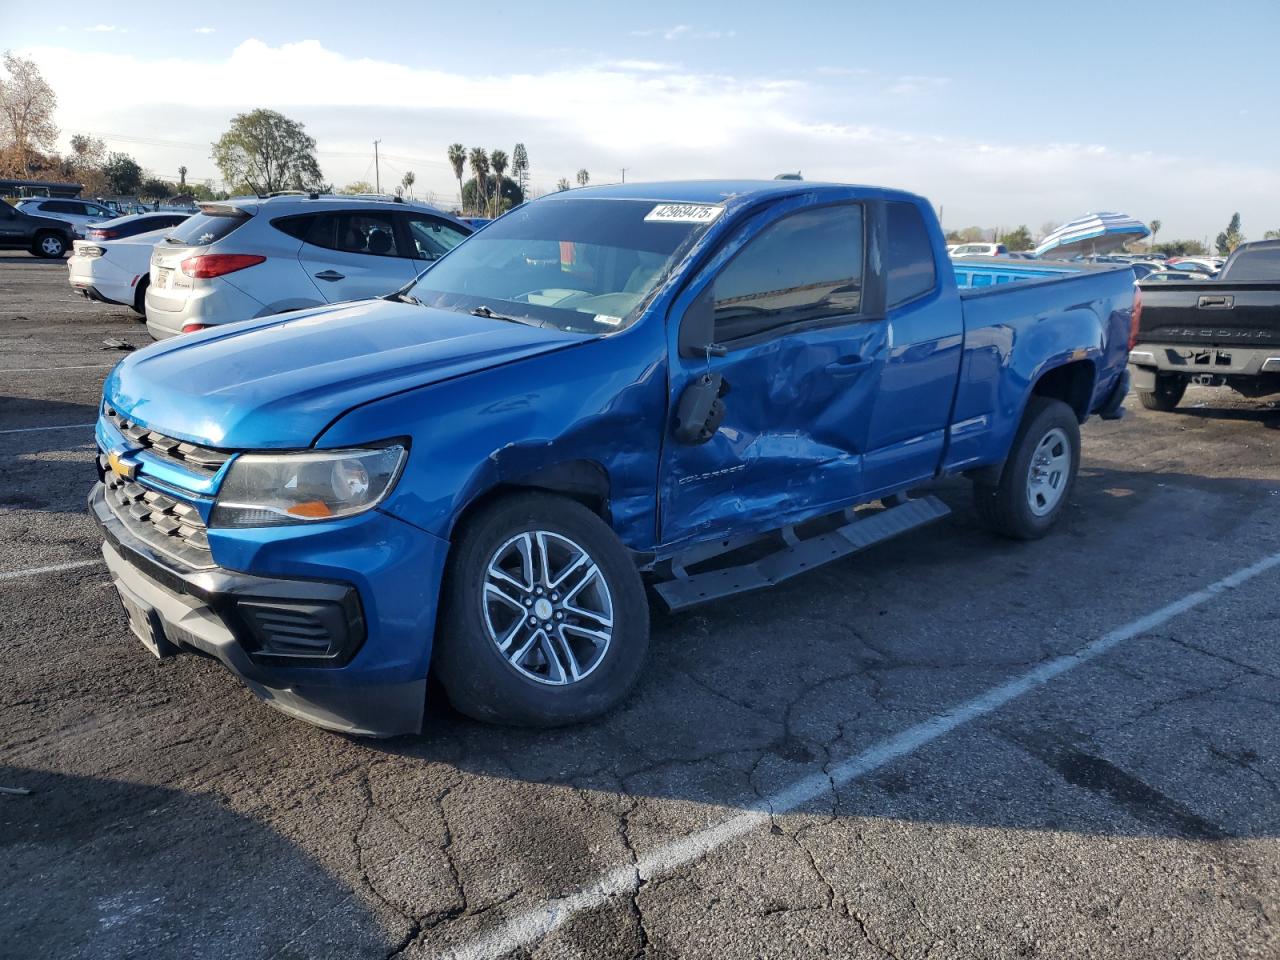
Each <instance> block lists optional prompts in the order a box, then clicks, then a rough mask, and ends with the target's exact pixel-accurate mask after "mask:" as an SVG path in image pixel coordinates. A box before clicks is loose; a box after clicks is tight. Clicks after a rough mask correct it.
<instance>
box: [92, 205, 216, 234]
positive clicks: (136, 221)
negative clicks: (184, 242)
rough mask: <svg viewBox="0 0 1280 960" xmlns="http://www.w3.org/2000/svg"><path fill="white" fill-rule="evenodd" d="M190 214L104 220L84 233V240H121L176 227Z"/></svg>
mask: <svg viewBox="0 0 1280 960" xmlns="http://www.w3.org/2000/svg"><path fill="white" fill-rule="evenodd" d="M190 216H191V214H189V213H185V212H176V211H175V212H170V213H133V214H128V215H127V216H123V217H116V219H114V220H106V221H103V222H102V223H100V224H98V225H97V226H96V227H90V228H89V229H88V230H87V231H85V237H84V238H85V239H86V240H123V239H124V238H125V237H132V236H136V235H137V234H139V233H151V232H152V231H154V230H162V229H165V228H168V227H176V226H177V225H178V224H180V223H182V222H183V221H184V220H186V219H187V218H188V217H190Z"/></svg>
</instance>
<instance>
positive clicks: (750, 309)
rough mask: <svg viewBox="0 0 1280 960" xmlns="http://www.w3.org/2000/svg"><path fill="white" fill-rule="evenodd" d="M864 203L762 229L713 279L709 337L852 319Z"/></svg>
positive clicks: (857, 307) (727, 338) (858, 289)
mask: <svg viewBox="0 0 1280 960" xmlns="http://www.w3.org/2000/svg"><path fill="white" fill-rule="evenodd" d="M863 220H864V218H863V211H862V205H861V204H856V203H850V204H839V205H837V206H830V207H819V208H817V209H813V210H802V211H800V212H798V213H793V214H790V215H789V216H786V217H784V218H783V219H781V220H779V221H777V222H776V223H773V224H770V225H769V226H768V227H765V228H764V230H763V231H761V232H760V234H759V235H758V236H756V237H755V238H754V239H753V240H751V241H750V242H749V243H748V244H747V245H746V246H745V247H743V248H742V250H741V251H739V252H738V254H737V255H736V256H735V257H734V258H733V260H731V261H730V262H729V265H728V266H726V267H725V268H724V269H723V270H722V271H721V272H720V274H719V276H717V277H716V279H715V285H714V300H715V339H716V342H718V343H725V344H729V343H732V342H733V341H734V340H741V339H744V338H747V337H754V336H757V335H759V334H762V333H765V332H768V331H772V330H776V329H779V328H783V327H787V326H790V325H792V324H796V323H805V322H810V321H817V320H830V319H833V318H837V317H853V316H856V315H857V314H858V313H859V312H860V311H861V309H862V275H863V251H864V247H865V244H864V226H863Z"/></svg>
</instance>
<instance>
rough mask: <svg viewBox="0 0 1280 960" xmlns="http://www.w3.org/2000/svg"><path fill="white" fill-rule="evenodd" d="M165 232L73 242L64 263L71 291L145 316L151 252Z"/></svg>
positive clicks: (155, 231)
mask: <svg viewBox="0 0 1280 960" xmlns="http://www.w3.org/2000/svg"><path fill="white" fill-rule="evenodd" d="M169 229H170V228H168V227H165V228H164V229H161V230H152V231H150V232H149V233H139V234H135V235H134V236H132V237H125V238H123V239H121V240H76V241H75V242H74V243H73V244H72V251H71V258H70V259H69V260H68V261H67V271H68V279H69V280H70V281H71V286H72V288H73V289H75V290H77V291H79V292H80V293H81V294H83V295H84V296H85V297H87V298H88V299H90V300H98V301H100V302H102V303H119V304H123V305H124V306H126V307H130V308H132V309H133V311H134V312H135V313H139V314H142V315H143V316H146V299H145V298H146V293H147V283H148V282H149V277H150V273H151V249H152V247H154V246H155V245H156V243H157V242H159V241H160V240H162V239H164V235H165V234H166V233H168V232H169Z"/></svg>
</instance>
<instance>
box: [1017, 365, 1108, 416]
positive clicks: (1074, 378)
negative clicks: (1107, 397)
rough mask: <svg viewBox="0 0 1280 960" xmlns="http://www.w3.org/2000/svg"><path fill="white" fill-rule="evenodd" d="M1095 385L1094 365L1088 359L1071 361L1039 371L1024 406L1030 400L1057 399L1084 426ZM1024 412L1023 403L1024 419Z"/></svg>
mask: <svg viewBox="0 0 1280 960" xmlns="http://www.w3.org/2000/svg"><path fill="white" fill-rule="evenodd" d="M1097 382H1098V365H1097V364H1096V363H1095V362H1094V361H1093V360H1092V359H1088V358H1086V359H1083V360H1072V361H1069V362H1067V363H1063V364H1059V365H1057V366H1053V367H1050V368H1048V369H1046V370H1042V371H1041V372H1040V375H1039V376H1038V377H1037V378H1036V381H1035V383H1034V384H1032V386H1031V393H1030V394H1029V395H1028V397H1027V403H1028V404H1029V403H1030V401H1031V398H1032V397H1046V398H1048V399H1050V400H1061V401H1062V402H1063V403H1065V404H1066V405H1067V406H1069V407H1070V408H1071V409H1072V410H1073V411H1075V415H1076V419H1077V420H1079V421H1080V422H1081V423H1084V422H1085V420H1087V419H1088V417H1089V407H1090V404H1091V402H1092V400H1093V391H1094V388H1095V385H1096V384H1097ZM1026 410H1027V404H1024V405H1023V413H1022V415H1023V416H1024V417H1025V416H1026Z"/></svg>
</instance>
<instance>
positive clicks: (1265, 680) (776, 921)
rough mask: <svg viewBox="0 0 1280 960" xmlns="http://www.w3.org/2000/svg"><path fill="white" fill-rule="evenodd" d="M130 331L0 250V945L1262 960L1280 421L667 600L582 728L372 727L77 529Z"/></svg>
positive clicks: (118, 314) (442, 714)
mask: <svg viewBox="0 0 1280 960" xmlns="http://www.w3.org/2000/svg"><path fill="white" fill-rule="evenodd" d="M108 340H123V341H126V342H128V343H132V344H134V345H137V346H143V345H145V344H146V343H148V342H149V338H148V337H147V334H146V330H145V328H144V327H143V326H142V324H140V323H139V322H138V321H137V318H136V317H135V315H134V314H132V312H131V311H130V310H128V309H127V308H125V307H112V306H109V305H103V304H95V303H90V302H87V301H85V300H83V299H81V298H80V297H79V296H78V295H76V294H74V293H73V292H72V290H71V289H70V287H69V286H68V284H67V282H66V267H65V264H64V263H54V262H43V261H38V260H36V259H34V258H32V257H30V256H28V255H26V254H24V253H18V254H4V255H0V548H2V550H0V787H7V788H19V789H22V790H27V791H30V792H29V793H26V794H19V793H0V957H13V958H24V960H26V958H34V957H49V958H93V960H101V958H124V957H146V958H149V960H159V958H170V957H172V958H184V960H189V958H210V960H213V958H218V960H227V958H254V960H258V958H261V960H266V958H282V960H283V958H297V960H301V958H307V960H310V958H335V960H337V958H343V960H346V958H365V957H368V958H383V957H392V956H395V957H405V958H409V957H414V958H420V957H421V958H425V957H443V956H459V957H474V958H480V957H498V956H511V957H528V958H578V957H581V958H591V960H613V958H619V960H622V958H690V960H694V958H697V960H702V958H706V960H724V958H739V957H743V958H756V957H759V958H766V957H767V958H770V960H778V958H811V957H868V958H876V957H880V958H883V957H894V958H901V960H908V958H925V957H929V958H949V957H982V958H985V957H1018V958H1025V957H1046V958H1050V957H1052V958H1067V957H1070V958H1075V957H1123V958H1173V957H1178V958H1181V957H1197V958H1199V957H1214V958H1217V957H1257V958H1275V957H1278V956H1280V839H1278V838H1280V722H1277V707H1278V706H1280V403H1277V402H1275V401H1274V400H1273V401H1272V402H1268V401H1267V400H1245V399H1243V398H1241V397H1238V396H1236V395H1234V394H1231V393H1228V392H1225V391H1222V390H1210V389H1202V388H1193V389H1192V390H1190V391H1189V392H1188V394H1187V397H1186V399H1185V400H1184V401H1183V404H1182V406H1181V407H1180V408H1179V410H1178V411H1176V412H1174V413H1171V414H1158V413H1148V412H1145V411H1142V410H1141V409H1140V408H1138V405H1137V403H1136V401H1134V400H1132V399H1131V400H1130V402H1129V403H1128V405H1127V408H1128V412H1129V416H1127V417H1126V418H1125V419H1124V420H1122V421H1119V422H1113V423H1102V422H1098V421H1091V422H1090V423H1089V424H1087V425H1086V427H1085V428H1084V437H1085V448H1084V461H1083V466H1082V471H1081V477H1080V481H1079V483H1078V485H1077V487H1076V489H1075V492H1074V495H1073V497H1072V500H1071V503H1070V507H1069V509H1068V511H1067V513H1066V515H1065V516H1064V518H1063V520H1062V522H1061V524H1060V526H1059V528H1058V529H1057V530H1056V531H1055V532H1054V533H1053V534H1052V535H1051V536H1049V537H1047V538H1046V539H1044V540H1042V541H1040V542H1037V543H1032V544H1019V543H1010V542H1007V541H1003V540H1000V539H997V538H995V537H993V536H991V535H989V534H987V533H985V532H984V531H982V530H981V529H980V528H979V527H978V525H977V522H976V520H975V518H974V516H973V514H972V511H971V510H970V508H969V491H968V487H967V484H966V483H964V482H963V481H960V480H950V481H946V482H943V483H940V484H938V485H937V488H936V489H935V490H934V491H933V492H934V493H936V494H937V495H938V496H940V497H941V498H942V499H943V500H945V501H946V502H947V503H948V504H949V505H951V506H952V508H953V511H954V512H953V514H952V516H951V517H950V518H948V519H947V520H946V521H944V522H942V523H940V524H938V525H935V526H934V527H931V528H928V529H925V530H922V531H918V532H916V533H914V534H911V535H909V536H907V537H904V538H902V539H899V540H896V541H893V542H890V543H887V544H883V545H881V546H878V547H876V548H873V549H871V550H869V551H867V552H865V553H863V554H861V555H858V556H855V557H853V558H849V559H847V560H844V561H841V562H838V563H835V564H833V565H830V566H828V567H826V568H823V569H820V570H817V571H814V572H813V573H810V574H808V575H805V576H802V577H798V578H796V579H795V580H793V581H790V582H788V583H787V584H785V585H782V586H779V587H777V588H774V589H772V590H769V591H767V592H761V593H756V594H749V595H746V596H741V597H736V598H733V599H731V600H726V601H722V602H718V603H714V604H710V605H707V606H704V607H701V608H695V609H694V610H691V611H689V612H687V613H683V614H680V615H669V614H663V613H661V612H658V611H657V610H655V613H654V637H653V645H652V651H651V665H650V668H649V670H648V672H647V674H646V675H645V677H644V679H643V680H642V682H641V684H640V687H639V689H638V691H637V693H636V695H635V696H634V697H633V698H632V699H631V700H630V701H629V702H627V703H626V704H625V705H624V706H622V707H621V708H620V709H618V710H617V711H615V712H614V713H612V714H610V715H609V716H607V717H605V718H604V719H602V720H600V721H598V722H596V723H593V724H589V725H585V726H579V727H572V728H567V729H562V730H556V731H538V732H529V731H522V730H512V729H502V728H494V727H487V726H482V725H480V724H476V723H473V722H471V721H468V720H466V719H464V718H462V717H460V716H458V715H457V714H455V713H453V712H452V711H451V710H450V709H449V707H448V706H447V704H444V703H441V702H438V698H437V701H436V702H433V703H432V704H431V706H430V709H429V716H428V723H427V729H426V732H425V733H423V734H422V735H421V736H416V737H402V738H397V739H394V740H388V741H372V740H359V739H353V738H348V737H344V736H339V735H335V734H332V733H327V732H324V731H322V730H318V729H314V728H312V727H309V726H306V725H305V724H303V723H300V722H298V721H296V720H291V719H289V718H288V717H286V716H283V715H282V714H280V713H277V712H275V711H273V710H272V709H271V708H270V707H268V706H266V705H265V704H263V703H261V702H259V701H258V700H257V699H256V698H255V697H254V696H253V695H252V694H251V693H250V692H249V691H248V690H247V689H245V688H244V687H243V686H242V685H241V684H240V683H239V682H238V681H237V680H236V679H235V678H234V677H233V676H231V675H230V674H228V673H227V672H226V671H225V670H224V669H222V668H221V667H220V666H219V665H218V664H217V663H216V662H212V661H209V660H204V659H199V658H196V657H192V656H186V657H179V658H176V659H173V660H170V661H165V662H158V661H156V660H154V659H153V658H152V657H151V656H150V655H149V654H148V653H147V652H146V651H145V650H144V649H143V647H142V646H141V645H140V644H139V643H138V642H137V641H136V640H135V639H134V638H133V637H132V635H131V634H130V633H129V631H128V629H127V628H126V626H125V621H124V617H123V614H122V613H121V611H120V608H119V606H118V604H117V602H116V599H115V597H114V593H113V591H112V589H111V587H110V585H109V583H108V581H107V578H106V576H105V571H104V568H103V567H102V565H101V564H100V563H99V562H98V561H97V557H98V549H99V542H98V540H97V538H96V537H95V532H94V528H93V525H92V523H91V522H90V521H89V519H88V518H87V516H86V515H85V510H84V499H85V496H86V493H87V491H88V488H89V486H90V484H91V483H92V481H93V468H92V459H93V456H94V450H93V433H92V427H91V424H92V422H93V420H94V417H95V408H96V402H97V398H98V395H99V391H100V389H101V384H102V381H103V378H104V377H105V376H106V374H107V372H108V370H109V368H110V365H111V364H113V363H114V362H115V361H117V360H118V359H119V357H120V356H121V355H122V351H121V350H120V349H119V348H117V347H112V346H108V345H107V344H105V343H104V341H108Z"/></svg>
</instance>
